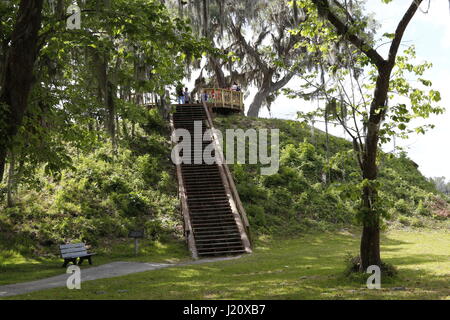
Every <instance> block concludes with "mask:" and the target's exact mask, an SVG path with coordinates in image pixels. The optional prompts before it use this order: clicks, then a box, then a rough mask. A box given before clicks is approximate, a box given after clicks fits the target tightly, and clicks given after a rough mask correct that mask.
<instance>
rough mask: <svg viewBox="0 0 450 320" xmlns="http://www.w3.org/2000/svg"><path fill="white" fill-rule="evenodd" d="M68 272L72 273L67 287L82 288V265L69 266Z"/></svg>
mask: <svg viewBox="0 0 450 320" xmlns="http://www.w3.org/2000/svg"><path fill="white" fill-rule="evenodd" d="M66 273H69V274H70V276H69V278H67V281H66V286H67V289H69V290H73V289H77V290H80V289H81V269H80V267H79V266H75V265H72V266H69V267H68V268H67V270H66Z"/></svg>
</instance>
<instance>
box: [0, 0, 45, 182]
mask: <svg viewBox="0 0 450 320" xmlns="http://www.w3.org/2000/svg"><path fill="white" fill-rule="evenodd" d="M42 3H43V0H35V1H29V0H21V1H20V4H19V10H18V13H17V18H16V22H15V25H14V29H13V31H12V35H11V46H10V47H9V50H8V53H7V58H6V65H5V69H4V75H3V78H2V79H1V81H2V85H1V88H2V91H1V93H0V105H2V104H3V105H4V106H2V107H0V120H2V121H4V125H3V124H2V126H1V127H0V177H3V173H4V167H5V162H6V159H5V158H6V154H7V149H8V147H9V144H10V143H11V141H12V138H13V137H14V136H15V135H16V134H17V131H18V129H19V127H20V125H21V124H22V120H23V117H24V114H25V111H26V109H27V106H28V95H29V93H30V90H31V86H32V83H33V67H34V63H35V61H36V58H37V54H38V51H39V43H38V33H39V30H40V29H41V21H42Z"/></svg>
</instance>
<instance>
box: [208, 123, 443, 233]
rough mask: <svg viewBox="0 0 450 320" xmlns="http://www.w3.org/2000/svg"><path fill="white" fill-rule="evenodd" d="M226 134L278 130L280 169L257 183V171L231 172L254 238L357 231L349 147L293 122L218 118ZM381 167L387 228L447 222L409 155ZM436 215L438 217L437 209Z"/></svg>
mask: <svg viewBox="0 0 450 320" xmlns="http://www.w3.org/2000/svg"><path fill="white" fill-rule="evenodd" d="M215 123H216V127H217V128H218V129H221V130H222V131H223V134H224V137H226V134H225V129H228V128H235V129H236V128H241V129H243V130H246V129H248V128H255V129H258V128H273V129H275V128H277V129H279V130H280V169H279V171H278V173H277V174H275V175H272V176H262V175H261V174H260V171H259V165H245V166H244V165H241V164H235V165H230V168H231V169H232V171H233V173H234V176H235V179H236V184H237V188H238V191H239V194H240V197H241V199H242V201H243V203H244V207H245V208H246V210H247V214H248V215H249V220H250V224H251V226H252V228H253V230H255V231H256V232H257V233H261V232H263V233H281V234H294V233H296V232H299V231H300V232H301V231H305V230H307V229H308V228H312V227H315V228H324V229H326V228H333V227H335V226H336V225H348V224H354V223H357V222H358V221H357V211H358V210H357V209H358V204H359V192H360V188H359V187H358V186H357V184H358V182H359V181H360V173H359V169H358V168H357V165H356V160H355V158H354V155H353V152H352V151H351V150H352V145H351V143H350V142H348V141H346V140H345V139H341V138H337V137H334V136H329V142H328V150H329V151H328V156H327V151H326V150H327V148H326V145H327V142H326V141H327V139H326V135H325V133H324V132H322V131H320V130H315V132H314V135H312V134H311V129H310V128H309V127H307V126H304V125H302V124H301V123H299V122H296V121H286V120H276V119H255V118H248V117H242V116H228V117H217V118H216V119H215ZM379 166H380V178H379V183H380V198H381V200H382V201H381V202H380V204H379V207H380V210H383V215H384V217H385V218H386V219H385V222H386V223H387V224H396V223H400V224H402V225H414V226H417V227H420V226H423V225H425V224H427V225H434V222H435V221H437V220H442V219H445V217H446V216H448V213H449V210H448V198H444V196H443V195H442V194H440V193H438V192H437V191H436V188H435V186H434V185H433V184H432V183H430V182H429V181H428V180H427V179H426V178H425V177H424V176H423V175H422V174H421V173H420V171H419V169H418V168H417V165H416V164H415V163H414V162H413V161H411V160H410V159H408V158H407V156H406V154H400V155H399V156H398V157H394V156H392V155H387V154H383V155H382V156H381V157H380V159H379ZM439 208H440V209H439Z"/></svg>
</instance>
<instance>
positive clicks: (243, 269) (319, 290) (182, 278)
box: [10, 230, 450, 299]
mask: <svg viewBox="0 0 450 320" xmlns="http://www.w3.org/2000/svg"><path fill="white" fill-rule="evenodd" d="M382 243H383V244H382V256H383V259H384V260H385V261H386V262H388V263H391V264H394V265H395V266H397V268H398V270H399V274H398V276H396V277H395V278H391V279H387V278H382V289H381V290H368V289H367V288H366V287H365V281H364V280H363V279H362V278H361V277H353V278H352V279H349V278H347V277H345V276H344V275H343V270H344V268H345V262H344V257H345V256H346V253H348V252H350V253H352V254H354V253H356V252H357V251H358V246H359V235H357V234H355V233H351V232H348V231H345V232H344V231H343V232H340V233H320V234H319V233H314V234H308V235H305V236H302V237H298V238H296V239H259V240H258V242H257V247H256V249H255V252H254V254H252V255H246V256H244V257H243V258H241V259H238V260H230V261H224V262H215V263H208V264H203V265H195V266H185V267H176V268H168V269H161V270H155V271H150V272H143V273H138V274H133V275H128V276H123V277H117V278H114V279H102V280H96V281H89V282H85V283H82V288H81V290H68V289H66V288H59V289H50V290H45V291H40V292H35V293H31V294H26V295H21V296H16V297H10V299H450V289H449V287H450V233H449V232H448V231H445V230H439V231H431V230H430V231H423V230H422V231H418V230H415V231H414V230H413V231H405V230H393V231H390V232H387V233H385V234H384V235H383V239H382Z"/></svg>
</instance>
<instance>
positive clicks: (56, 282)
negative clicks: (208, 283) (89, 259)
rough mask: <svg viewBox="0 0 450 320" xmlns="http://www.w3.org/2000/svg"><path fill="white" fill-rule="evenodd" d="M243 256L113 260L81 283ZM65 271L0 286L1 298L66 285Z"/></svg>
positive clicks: (83, 276)
mask: <svg viewBox="0 0 450 320" xmlns="http://www.w3.org/2000/svg"><path fill="white" fill-rule="evenodd" d="M240 257H241V256H234V257H221V258H211V259H200V260H195V261H188V262H183V263H177V264H174V263H151V262H122V261H118V262H111V263H108V264H103V265H101V266H98V267H91V268H87V269H82V270H81V283H82V284H83V282H85V281H91V280H97V279H105V278H113V277H119V276H124V275H127V274H131V273H138V272H144V271H151V270H157V269H163V268H169V267H183V266H189V265H196V264H203V263H208V262H217V261H226V260H233V259H238V258H240ZM65 271H66V269H64V271H63V272H64V273H63V274H61V275H59V276H54V277H51V278H45V279H41V280H36V281H31V282H22V283H16V284H8V285H4V286H0V298H1V297H8V296H15V295H18V294H24V293H29V292H33V291H40V290H45V289H51V288H59V287H65V286H66V281H67V279H68V277H69V276H70V274H67V273H65Z"/></svg>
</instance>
